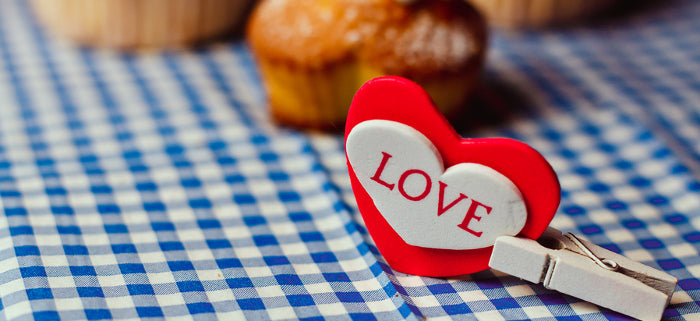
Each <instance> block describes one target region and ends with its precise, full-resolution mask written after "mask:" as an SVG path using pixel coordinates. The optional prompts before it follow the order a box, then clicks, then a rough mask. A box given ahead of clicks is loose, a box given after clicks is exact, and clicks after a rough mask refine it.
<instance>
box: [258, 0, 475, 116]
mask: <svg viewBox="0 0 700 321" xmlns="http://www.w3.org/2000/svg"><path fill="white" fill-rule="evenodd" d="M247 36H248V41H249V43H250V46H251V49H252V51H253V53H254V55H255V56H256V58H257V60H258V63H259V66H260V70H261V74H262V77H263V80H264V82H265V85H266V89H267V91H268V95H269V100H270V106H271V110H272V114H273V115H274V117H275V119H276V120H277V121H278V122H280V123H282V124H286V125H292V126H296V127H305V128H320V129H330V128H342V126H343V123H344V121H345V117H346V115H347V110H348V108H349V106H350V103H351V102H352V97H353V95H354V94H355V92H356V91H357V89H358V88H360V86H361V85H362V84H363V83H364V82H366V81H367V80H370V79H372V78H374V77H378V76H382V75H398V76H403V77H406V78H409V79H411V80H413V81H415V82H417V83H418V84H420V85H421V86H423V87H424V88H425V89H426V90H427V91H428V92H429V93H430V94H431V96H432V98H433V100H434V101H435V102H436V104H437V105H438V107H439V108H440V109H441V110H442V111H443V112H444V113H447V114H450V113H453V112H455V111H457V110H458V109H459V108H460V107H461V106H463V105H464V103H465V102H466V100H467V98H468V97H469V95H470V93H471V92H472V91H473V89H474V87H475V85H476V83H477V82H478V79H479V76H480V73H481V69H482V66H483V60H484V51H485V47H486V41H487V39H486V38H487V34H486V26H485V25H484V20H483V19H482V18H481V16H480V15H479V14H478V13H477V12H476V10H474V9H473V8H472V7H471V6H469V5H468V4H466V3H465V2H464V1H463V0H449V1H445V0H426V1H416V2H414V3H412V4H402V3H400V2H398V1H396V0H359V1H358V0H263V1H262V2H261V3H260V4H259V6H258V7H257V8H256V9H255V11H254V12H253V15H252V16H251V18H250V21H249V25H248V30H247Z"/></svg>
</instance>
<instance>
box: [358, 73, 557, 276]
mask: <svg viewBox="0 0 700 321" xmlns="http://www.w3.org/2000/svg"><path fill="white" fill-rule="evenodd" d="M345 142H346V154H347V158H348V167H349V172H350V178H351V182H352V188H353V192H354V194H355V198H356V199H357V203H358V206H359V209H360V212H361V213H362V216H363V219H364V221H365V224H366V225H367V228H368V230H369V232H370V234H371V235H372V238H373V239H374V241H375V243H376V245H377V247H378V249H379V251H380V252H381V253H382V255H383V256H384V258H385V259H386V260H387V262H388V263H389V265H391V266H392V268H394V269H395V270H397V271H400V272H405V273H410V274H416V275H423V276H454V275H463V274H470V273H474V272H478V271H482V270H485V269H488V260H489V258H490V255H491V251H492V246H493V243H494V241H495V238H496V237H498V236H501V235H517V234H519V235H522V236H525V237H529V238H532V239H536V238H537V237H539V236H540V235H541V234H542V233H543V232H544V230H545V229H546V228H547V226H548V225H549V223H550V221H551V220H552V218H553V217H554V214H555V212H556V209H557V207H558V205H559V200H560V187H559V183H558V180H557V177H556V174H555V173H554V171H553V169H552V168H551V166H550V165H549V163H547V161H546V160H545V159H544V158H543V157H542V155H540V154H539V153H538V152H537V151H535V150H534V149H532V148H531V147H529V146H527V145H525V144H523V143H521V142H518V141H515V140H511V139H505V138H491V139H463V138H461V137H460V136H459V135H458V134H457V133H456V132H455V131H454V129H453V128H452V127H451V126H450V124H449V123H448V122H447V120H446V119H445V118H444V116H443V115H442V114H441V113H440V112H439V111H438V110H437V108H436V107H435V105H434V104H433V102H432V101H431V99H430V97H429V96H428V94H427V93H426V92H425V91H424V90H423V89H422V88H421V87H420V86H418V85H416V84H415V83H413V82H411V81H409V80H406V79H403V78H400V77H380V78H376V79H373V80H371V81H369V82H367V83H366V84H365V85H364V86H363V87H362V88H361V89H360V90H359V91H358V92H357V94H356V95H355V98H354V100H353V103H352V106H351V107H350V111H349V114H348V119H347V125H346V131H345ZM445 168H447V169H445Z"/></svg>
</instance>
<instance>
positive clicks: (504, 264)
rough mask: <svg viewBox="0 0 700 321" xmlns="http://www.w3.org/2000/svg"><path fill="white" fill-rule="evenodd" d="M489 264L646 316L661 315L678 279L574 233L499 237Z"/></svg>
mask: <svg viewBox="0 0 700 321" xmlns="http://www.w3.org/2000/svg"><path fill="white" fill-rule="evenodd" d="M489 266H490V267H491V268H492V269H494V270H497V271H501V272H504V273H507V274H510V275H513V276H517V277H519V278H521V279H524V280H527V281H530V282H533V283H542V284H543V285H544V287H545V288H548V289H552V290H556V291H559V292H562V293H564V294H568V295H571V296H574V297H576V298H579V299H582V300H586V301H589V302H592V303H595V304H597V305H599V306H602V307H605V308H608V309H611V310H613V311H617V312H620V313H622V314H626V315H629V316H631V317H634V318H638V319H642V320H660V319H661V316H662V314H663V312H664V309H665V308H666V306H667V305H668V302H669V301H670V299H671V295H672V294H673V291H674V290H675V288H676V283H677V282H678V279H676V278H674V277H673V276H671V275H669V274H668V273H665V272H663V271H659V270H656V269H653V268H651V267H649V266H646V265H644V264H641V263H639V262H635V261H632V260H630V259H628V258H626V257H624V256H622V255H619V254H617V253H614V252H611V251H608V250H606V249H604V248H602V247H599V246H596V245H594V244H592V243H590V242H588V241H585V240H581V239H579V238H577V237H576V236H574V235H573V234H569V233H567V234H564V235H562V233H561V231H559V230H557V229H554V228H548V229H547V231H545V233H544V234H543V235H542V236H541V237H540V238H539V239H538V240H537V241H534V240H531V239H527V238H521V237H513V236H502V237H499V238H497V239H496V243H495V245H494V248H493V253H492V255H491V259H490V261H489Z"/></svg>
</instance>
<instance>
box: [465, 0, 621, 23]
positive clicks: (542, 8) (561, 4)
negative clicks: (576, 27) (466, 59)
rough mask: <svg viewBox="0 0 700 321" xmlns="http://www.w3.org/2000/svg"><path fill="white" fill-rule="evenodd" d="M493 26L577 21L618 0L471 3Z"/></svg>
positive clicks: (473, 0)
mask: <svg viewBox="0 0 700 321" xmlns="http://www.w3.org/2000/svg"><path fill="white" fill-rule="evenodd" d="M468 1H469V2H471V3H472V4H474V6H476V7H477V9H479V10H480V11H481V12H482V13H483V14H484V15H485V16H486V17H487V18H488V20H489V22H490V23H492V24H494V25H497V26H501V27H507V28H515V27H544V26H547V25H553V24H562V23H570V22H576V21H578V20H581V19H584V18H587V17H589V16H591V15H593V14H596V13H599V12H601V11H603V10H605V9H607V8H610V7H612V6H613V5H614V4H616V3H617V0H468Z"/></svg>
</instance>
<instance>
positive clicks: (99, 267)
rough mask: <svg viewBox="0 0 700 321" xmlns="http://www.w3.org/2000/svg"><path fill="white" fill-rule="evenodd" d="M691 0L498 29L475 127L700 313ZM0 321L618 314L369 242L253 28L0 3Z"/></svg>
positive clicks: (699, 56)
mask: <svg viewBox="0 0 700 321" xmlns="http://www.w3.org/2000/svg"><path fill="white" fill-rule="evenodd" d="M698 16H700V2H697V1H675V2H670V4H665V5H664V4H660V5H658V6H655V7H653V8H647V9H644V10H639V11H636V12H631V13H628V14H627V15H625V16H624V17H621V18H619V19H617V20H614V21H602V22H599V23H596V24H595V25H594V26H579V27H572V28H565V29H560V30H554V31H532V32H525V33H506V32H495V33H494V34H493V37H492V39H491V49H490V52H489V60H488V70H487V72H486V74H485V76H484V78H485V86H484V88H483V89H481V90H480V91H479V93H478V95H477V98H476V99H475V101H474V103H473V107H472V108H473V110H472V112H471V113H470V114H469V116H467V117H464V118H462V119H452V122H453V123H456V124H459V125H460V126H459V127H462V128H461V129H460V131H461V132H462V133H463V134H464V135H465V136H475V137H476V136H478V137H486V136H506V137H513V138H516V139H520V140H522V141H524V142H526V143H528V144H530V145H532V146H533V147H534V148H536V149H537V150H539V151H540V152H541V153H542V154H543V155H544V156H545V157H546V158H547V159H548V160H549V161H550V162H551V163H552V165H553V166H554V168H555V170H556V172H557V173H558V175H559V178H560V180H561V185H562V190H563V191H562V194H563V195H562V196H563V197H562V203H561V206H560V208H559V212H558V214H557V215H556V217H555V219H554V221H553V222H552V225H553V226H555V227H557V228H559V229H562V230H564V231H569V232H574V233H576V234H578V235H580V236H582V237H584V238H586V239H588V240H590V241H592V242H594V243H596V244H599V245H601V246H603V247H605V248H608V249H610V250H612V251H615V252H619V253H622V254H624V255H626V256H628V257H630V258H632V259H634V260H638V261H641V262H643V263H645V264H647V265H650V266H652V267H655V268H659V269H663V270H665V271H667V272H668V273H670V274H672V275H674V276H675V277H677V278H678V279H679V280H680V281H679V285H678V287H677V289H676V292H675V294H674V296H673V298H672V300H671V304H670V306H669V307H668V309H667V310H666V312H665V313H664V319H667V320H698V319H700V309H699V308H698V304H700V280H699V279H698V276H700V256H698V251H699V250H700V232H698V228H700V183H699V182H700V181H699V179H700V20H699V19H697V17H698ZM0 200H1V202H2V204H1V205H2V208H3V210H4V214H5V215H2V216H0V319H7V320H26V319H32V318H36V319H40V320H50V319H58V318H60V319H64V320H74V319H93V320H95V319H106V318H114V319H137V318H139V317H182V318H183V319H195V320H200V319H201V320H204V319H215V318H222V319H235V318H243V317H245V318H248V319H254V320H257V319H287V318H292V319H296V318H301V319H309V320H311V319H321V318H326V319H347V318H353V319H374V318H379V319H385V320H395V319H418V320H422V319H430V320H440V319H442V320H447V319H451V318H458V319H466V320H476V319H479V320H504V319H505V320H523V319H532V320H623V319H626V317H624V316H621V315H619V314H616V313H614V312H611V311H609V310H606V309H601V308H598V307H596V306H594V305H592V304H589V303H586V302H582V301H580V300H577V299H575V298H572V297H569V296H566V295H562V294H559V293H556V292H553V291H549V290H547V289H545V288H544V287H542V286H541V285H533V284H530V283H527V282H525V281H522V280H519V279H517V278H515V277H511V276H508V275H504V274H501V273H498V272H494V271H485V272H481V273H477V274H474V275H470V276H465V277H460V278H449V279H441V278H426V277H418V276H412V275H406V274H402V273H399V272H395V271H393V270H392V269H391V268H390V267H388V266H387V265H386V264H385V261H384V259H383V258H382V256H381V255H380V254H379V253H378V252H377V250H376V247H375V246H374V244H373V242H372V239H371V238H370V236H369V235H368V234H367V232H366V229H365V226H364V223H363V221H362V217H361V216H360V215H359V213H358V211H357V208H356V203H355V201H354V197H353V194H352V190H351V189H350V185H349V178H348V175H347V168H346V165H345V158H344V154H343V144H342V137H341V136H339V135H331V134H308V133H303V132H299V131H294V130H291V129H286V128H281V127H279V126H276V125H275V124H274V123H273V122H272V121H271V120H270V118H269V116H268V112H267V105H266V98H265V95H264V92H263V90H262V85H261V80H260V78H259V76H258V74H257V72H256V69H255V62H254V60H253V58H252V57H251V55H250V53H249V52H248V49H247V47H246V45H245V43H244V42H243V41H238V42H233V43H228V44H220V45H215V46H211V47H209V48H206V49H202V50H198V51H194V52H186V51H174V52H168V53H154V52H145V53H139V54H133V55H126V54H120V53H115V52H110V51H103V50H89V49H81V48H76V47H73V46H71V45H69V44H67V43H65V42H62V41H60V40H58V39H56V38H54V37H52V36H51V35H49V34H46V33H45V31H44V30H43V29H41V28H40V27H39V26H38V25H37V24H36V22H35V21H34V18H33V17H32V15H31V12H30V10H29V8H28V6H27V5H26V3H25V2H24V1H17V0H0Z"/></svg>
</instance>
